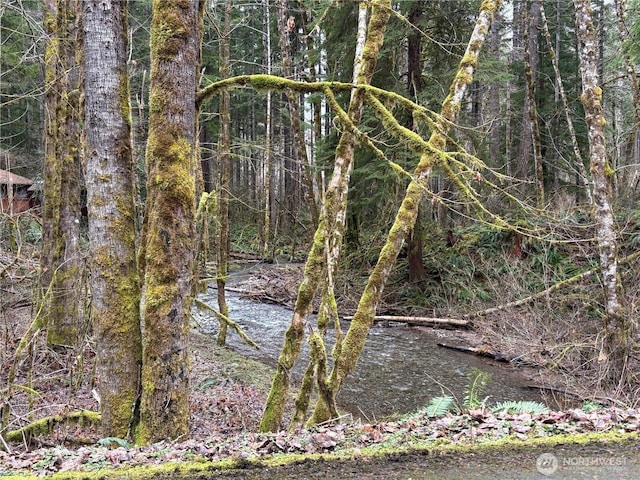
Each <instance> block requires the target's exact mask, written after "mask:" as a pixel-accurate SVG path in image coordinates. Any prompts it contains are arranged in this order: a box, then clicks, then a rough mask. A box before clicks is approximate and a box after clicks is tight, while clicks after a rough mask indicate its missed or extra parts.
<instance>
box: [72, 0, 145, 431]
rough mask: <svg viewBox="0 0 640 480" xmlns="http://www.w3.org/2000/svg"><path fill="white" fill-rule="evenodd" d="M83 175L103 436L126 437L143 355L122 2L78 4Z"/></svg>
mask: <svg viewBox="0 0 640 480" xmlns="http://www.w3.org/2000/svg"><path fill="white" fill-rule="evenodd" d="M83 28H84V77H85V138H86V140H85V144H84V152H85V180H86V185H87V206H88V217H89V242H90V249H91V293H92V311H91V313H92V320H93V331H94V336H95V339H96V350H97V354H98V362H97V376H98V390H99V392H100V411H101V419H102V421H101V423H102V430H103V436H105V437H118V438H128V437H129V436H130V434H131V427H132V424H133V422H134V418H135V416H136V415H137V413H135V412H136V411H137V407H138V400H139V378H140V367H141V361H142V339H141V333H140V279H139V276H138V269H137V263H136V257H135V253H136V245H135V239H136V211H135V179H134V166H133V156H132V149H131V122H130V106H129V82H128V75H127V53H128V49H127V46H128V36H127V33H128V30H127V2H125V1H121V0H85V1H84V2H83Z"/></svg>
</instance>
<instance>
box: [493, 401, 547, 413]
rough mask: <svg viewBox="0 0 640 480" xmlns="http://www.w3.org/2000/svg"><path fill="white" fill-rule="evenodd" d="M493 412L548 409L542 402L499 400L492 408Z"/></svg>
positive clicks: (540, 410) (527, 411)
mask: <svg viewBox="0 0 640 480" xmlns="http://www.w3.org/2000/svg"><path fill="white" fill-rule="evenodd" d="M491 410H492V411H493V412H499V411H502V410H506V411H507V412H509V413H546V412H548V411H549V409H548V408H547V406H546V405H545V404H544V403H540V402H533V401H529V400H520V401H517V402H516V401H513V400H509V401H507V402H500V403H498V404H496V405H495V406H494V407H493V408H492V409H491Z"/></svg>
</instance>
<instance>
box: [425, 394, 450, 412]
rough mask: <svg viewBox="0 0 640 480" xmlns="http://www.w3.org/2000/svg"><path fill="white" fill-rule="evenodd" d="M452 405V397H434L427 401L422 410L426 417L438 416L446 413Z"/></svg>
mask: <svg viewBox="0 0 640 480" xmlns="http://www.w3.org/2000/svg"><path fill="white" fill-rule="evenodd" d="M451 405H453V397H450V396H443V397H434V398H432V399H431V400H430V401H429V405H427V406H426V407H425V408H424V410H423V412H424V414H425V415H426V416H427V417H440V416H442V415H444V414H445V413H447V412H448V411H449V410H450V409H451Z"/></svg>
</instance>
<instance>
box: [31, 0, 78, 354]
mask: <svg viewBox="0 0 640 480" xmlns="http://www.w3.org/2000/svg"><path fill="white" fill-rule="evenodd" d="M79 5H80V3H79V1H78V0H45V2H44V12H43V13H44V16H43V19H44V27H45V32H46V34H47V44H46V47H45V82H46V93H45V109H44V111H45V134H44V150H45V159H44V206H43V211H42V222H43V243H42V258H41V264H42V277H41V281H42V292H43V297H42V300H41V301H42V302H44V306H45V310H44V311H45V312H46V314H45V317H46V319H47V343H48V344H49V345H50V346H67V347H75V346H76V345H77V344H78V341H79V337H80V335H81V334H82V331H83V328H82V327H83V326H84V312H83V308H82V307H83V300H84V295H83V294H82V293H83V290H84V289H83V286H84V283H83V279H84V259H83V258H82V255H81V251H80V220H81V205H80V179H81V175H82V173H81V170H82V167H81V164H80V150H81V148H80V135H81V133H80V132H81V130H80V72H79V62H78V57H77V55H78V54H79V52H78V50H79V49H78V38H79V37H78V35H79V13H80V10H79V8H80V7H79Z"/></svg>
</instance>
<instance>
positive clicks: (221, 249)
mask: <svg viewBox="0 0 640 480" xmlns="http://www.w3.org/2000/svg"><path fill="white" fill-rule="evenodd" d="M230 35H231V0H226V1H225V8H224V28H223V31H222V37H221V38H220V78H222V79H224V78H229V77H230V76H231V63H230V61H231V58H230V56H231V54H230V51H229V44H230V41H231V39H230ZM230 97H231V96H230V94H229V91H228V90H223V91H222V92H221V93H220V136H219V140H218V164H217V166H218V168H217V172H216V173H217V178H216V190H217V192H218V203H217V207H218V208H217V212H216V217H217V220H218V235H217V245H216V246H217V249H216V264H217V272H216V285H217V287H218V310H219V311H220V313H221V314H222V315H223V316H224V318H222V317H220V318H219V321H220V329H219V330H218V338H217V343H218V345H224V344H225V342H226V341H227V321H226V320H225V318H227V317H228V316H229V306H228V305H227V298H226V292H225V288H226V285H227V275H228V271H229V196H230V191H229V175H230V172H231V131H230V124H231V98H230Z"/></svg>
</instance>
